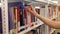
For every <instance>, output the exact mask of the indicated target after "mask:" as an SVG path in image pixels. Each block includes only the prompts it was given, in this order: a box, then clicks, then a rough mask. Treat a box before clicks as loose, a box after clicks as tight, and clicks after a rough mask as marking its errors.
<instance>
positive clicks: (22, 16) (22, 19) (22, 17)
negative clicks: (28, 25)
mask: <svg viewBox="0 0 60 34" xmlns="http://www.w3.org/2000/svg"><path fill="white" fill-rule="evenodd" d="M19 7H20V26H24V25H25V23H24V3H23V2H20V5H19Z"/></svg>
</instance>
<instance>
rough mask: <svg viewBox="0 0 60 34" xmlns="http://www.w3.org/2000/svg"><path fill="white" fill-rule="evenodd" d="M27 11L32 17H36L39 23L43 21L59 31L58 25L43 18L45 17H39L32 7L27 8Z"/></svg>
mask: <svg viewBox="0 0 60 34" xmlns="http://www.w3.org/2000/svg"><path fill="white" fill-rule="evenodd" d="M27 9H28V12H30V13H31V14H33V15H34V16H36V17H37V18H39V19H40V20H41V21H43V22H44V23H45V24H47V25H48V26H50V27H53V28H56V29H60V23H57V22H55V21H52V20H50V19H48V18H45V17H43V16H41V15H39V14H38V13H37V12H36V11H35V9H34V7H32V6H30V7H27Z"/></svg>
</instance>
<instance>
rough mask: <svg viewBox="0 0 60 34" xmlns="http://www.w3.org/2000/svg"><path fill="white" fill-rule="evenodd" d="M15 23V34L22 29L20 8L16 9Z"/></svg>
mask: <svg viewBox="0 0 60 34" xmlns="http://www.w3.org/2000/svg"><path fill="white" fill-rule="evenodd" d="M14 23H15V31H16V32H15V33H18V30H19V28H20V8H19V7H14Z"/></svg>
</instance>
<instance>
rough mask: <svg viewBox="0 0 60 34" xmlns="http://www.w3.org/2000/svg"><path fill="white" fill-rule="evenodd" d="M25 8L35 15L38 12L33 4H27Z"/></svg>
mask: <svg viewBox="0 0 60 34" xmlns="http://www.w3.org/2000/svg"><path fill="white" fill-rule="evenodd" d="M25 9H26V10H27V11H28V12H30V13H31V14H33V15H35V16H36V15H37V14H38V13H37V12H36V10H35V8H34V7H33V6H27V7H26V8H25Z"/></svg>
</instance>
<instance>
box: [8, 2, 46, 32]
mask: <svg viewBox="0 0 60 34" xmlns="http://www.w3.org/2000/svg"><path fill="white" fill-rule="evenodd" d="M13 4H15V5H13ZM26 6H29V5H27V4H25V3H23V2H19V3H18V4H17V5H16V3H12V5H11V6H10V5H9V9H8V10H9V11H8V17H9V18H8V19H9V30H10V32H11V31H13V30H14V29H16V31H18V32H22V31H24V30H26V29H28V28H31V27H33V26H34V25H38V24H40V23H41V21H40V20H39V19H38V18H37V17H35V16H34V15H32V14H30V13H29V12H28V11H26V9H25V7H26ZM38 7H39V6H36V7H35V10H36V11H37V13H38V14H40V15H43V16H44V15H45V14H44V12H43V11H44V10H45V9H44V8H42V7H41V10H40V7H39V8H38ZM40 11H41V12H40ZM23 26H25V27H23ZM21 27H23V28H21Z"/></svg>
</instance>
